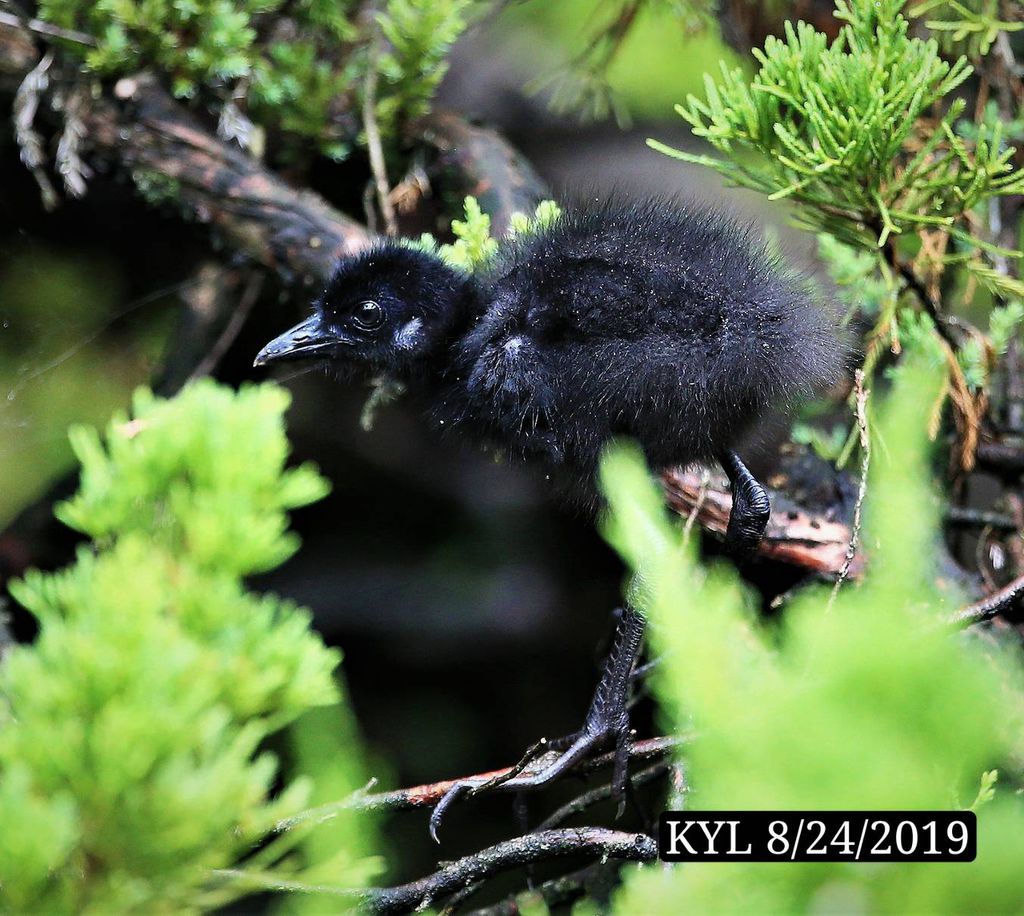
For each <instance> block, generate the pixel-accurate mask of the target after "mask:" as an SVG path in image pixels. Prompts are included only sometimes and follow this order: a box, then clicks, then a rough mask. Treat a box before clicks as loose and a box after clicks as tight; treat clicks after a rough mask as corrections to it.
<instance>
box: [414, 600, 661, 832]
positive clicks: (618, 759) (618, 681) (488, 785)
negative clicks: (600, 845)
mask: <svg viewBox="0 0 1024 916" xmlns="http://www.w3.org/2000/svg"><path fill="white" fill-rule="evenodd" d="M643 631H644V618H643V617H642V616H641V615H640V614H639V613H638V612H637V611H635V610H633V609H632V608H629V607H627V608H625V609H623V612H622V616H621V618H620V620H619V624H618V628H617V630H616V634H615V643H614V645H613V647H612V650H611V652H610V653H609V655H608V659H607V661H606V663H605V668H604V673H603V674H602V676H601V680H600V682H599V683H598V685H597V690H596V691H595V693H594V699H593V701H592V702H591V704H590V709H589V710H588V712H587V718H586V720H585V721H584V724H583V728H582V729H581V730H580V731H579V732H578V733H577V734H575V735H573V736H570V737H569V738H564V739H560V740H558V741H548V740H546V739H543V738H542V739H541V740H540V741H538V742H537V743H536V744H534V745H533V747H531V748H530V749H529V750H528V751H527V752H526V754H524V755H523V758H522V759H521V760H520V761H519V763H517V764H516V765H515V766H514V767H512V768H510V769H509V770H508V771H506V772H504V773H500V774H499V775H497V776H494V777H491V778H490V779H488V780H486V781H484V782H477V781H473V780H462V781H460V782H456V783H455V784H453V785H452V787H451V788H450V789H449V790H448V791H447V792H446V793H445V794H444V796H443V797H442V798H441V800H440V801H439V802H438V803H437V806H436V807H435V808H434V810H433V811H432V812H431V815H430V836H431V838H432V839H433V840H434V842H435V843H436V842H440V840H439V839H438V830H439V829H440V826H441V820H442V819H443V818H444V815H445V813H446V812H447V811H448V809H449V808H450V807H451V806H452V805H453V804H454V803H455V802H456V801H458V799H460V798H461V797H462V796H464V795H476V794H478V793H480V792H484V791H488V790H492V789H497V790H500V791H503V792H528V791H535V790H537V789H541V788H543V787H545V786H547V785H550V784H551V783H552V782H554V781H555V780H556V779H558V778H559V777H561V776H562V775H563V774H565V773H567V772H568V771H570V770H572V769H573V768H575V767H576V766H577V765H579V764H580V763H581V762H583V761H584V760H586V759H587V758H588V757H590V756H591V755H592V754H593V753H594V752H595V751H597V750H600V749H602V748H604V747H606V746H607V745H608V744H610V743H614V749H615V758H614V767H613V771H612V792H611V797H612V799H613V800H614V801H615V802H616V803H617V805H616V817H621V816H622V813H623V812H624V811H625V804H626V792H627V788H628V781H629V754H630V750H631V748H632V742H633V732H632V730H631V729H630V727H629V708H628V695H629V683H630V673H631V672H632V670H633V666H634V664H635V662H636V659H637V657H638V656H639V654H640V646H641V642H642V639H643ZM559 747H564V748H565V750H563V751H562V753H561V754H559V755H558V756H557V757H555V758H554V759H553V760H552V761H551V762H550V763H548V764H546V765H545V766H544V767H543V768H541V769H539V770H538V771H537V772H534V773H527V774H526V775H523V773H524V771H525V770H526V769H527V768H528V767H529V765H530V763H532V762H535V761H536V760H537V759H538V757H539V756H540V753H541V752H542V751H544V750H548V749H553V750H557V749H558V748H559Z"/></svg>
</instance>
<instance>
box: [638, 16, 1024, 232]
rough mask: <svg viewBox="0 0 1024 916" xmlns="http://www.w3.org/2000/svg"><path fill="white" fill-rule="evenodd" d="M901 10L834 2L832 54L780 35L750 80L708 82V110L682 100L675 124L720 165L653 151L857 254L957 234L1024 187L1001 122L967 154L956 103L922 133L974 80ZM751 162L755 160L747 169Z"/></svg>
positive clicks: (812, 41)
mask: <svg viewBox="0 0 1024 916" xmlns="http://www.w3.org/2000/svg"><path fill="white" fill-rule="evenodd" d="M903 5H904V0H878V2H876V0H837V4H836V10H837V13H836V14H837V16H838V17H839V18H841V19H844V20H846V24H845V26H844V27H843V29H842V30H841V32H840V34H839V37H838V38H837V39H836V40H835V41H834V42H832V43H830V42H829V40H828V38H827V36H825V35H824V34H823V33H820V32H816V31H815V30H814V29H813V28H812V27H811V26H809V25H807V24H806V23H803V22H800V23H797V24H796V25H795V26H794V25H792V24H790V23H788V22H787V23H786V28H785V36H784V38H782V39H779V38H774V37H770V38H769V39H768V40H767V42H766V43H765V47H764V50H763V51H760V50H756V51H755V52H754V56H755V57H756V59H757V61H758V63H759V65H760V69H759V70H758V72H757V73H756V74H755V76H754V78H753V80H752V81H751V80H748V79H747V77H746V76H745V74H744V73H743V71H742V70H740V69H738V68H737V69H730V68H728V67H726V66H724V65H723V67H722V72H721V76H720V79H719V80H718V81H717V82H716V81H715V80H713V79H712V78H711V77H707V78H706V98H705V99H704V100H700V99H697V98H695V97H694V96H690V97H689V98H688V99H687V104H686V105H685V106H678V108H677V111H678V112H679V114H680V115H681V116H682V117H683V118H684V119H685V120H686V121H687V122H688V123H689V124H690V125H691V126H692V128H693V132H694V134H696V135H697V136H699V137H703V138H704V139H706V140H707V141H708V142H709V143H710V144H711V145H712V146H713V147H715V148H716V149H717V150H719V151H720V152H721V153H724V154H725V155H726V158H714V157H710V156H704V155H696V154H692V153H687V152H683V151H679V150H673V149H671V148H669V147H667V146H665V145H664V144H661V143H658V142H656V141H651V145H652V146H654V147H655V148H656V149H659V150H661V151H662V152H665V153H667V154H669V155H671V156H675V157H676V158H679V159H683V160H685V161H689V162H696V163H700V164H703V165H707V166H710V167H711V168H713V169H715V170H716V171H718V172H720V173H721V174H723V175H724V176H725V177H726V178H728V179H729V180H730V181H731V182H734V183H736V184H739V185H742V186H744V187H748V188H753V189H755V190H758V191H760V192H762V193H764V194H767V195H768V196H769V197H770V198H771V199H780V198H790V199H792V200H794V201H795V202H797V203H799V204H802V205H803V206H802V207H801V209H800V210H799V211H798V214H797V215H798V218H799V219H800V220H801V221H802V222H803V223H804V224H806V225H807V226H809V227H811V228H814V229H816V230H818V231H825V232H828V233H830V234H832V235H835V236H836V237H838V238H839V239H841V240H843V241H845V242H848V243H852V244H854V245H859V246H870V245H871V244H872V242H873V240H874V241H875V242H876V243H877V244H878V245H882V244H884V243H885V241H886V240H887V239H888V238H889V236H890V235H892V234H895V233H901V232H904V231H906V230H916V229H920V228H924V227H932V226H938V227H947V228H949V229H950V231H953V232H960V230H959V229H957V228H956V227H955V226H954V223H956V221H957V220H959V219H960V218H962V217H963V215H964V214H965V213H967V212H968V211H969V210H970V209H971V208H972V207H974V206H975V205H976V204H977V203H979V202H980V201H982V200H984V199H985V198H987V197H989V196H991V195H993V194H1012V193H1020V192H1021V190H1024V176H1022V175H1021V174H1020V173H1017V172H1014V171H1013V167H1012V164H1011V162H1010V159H1011V155H1012V153H1011V151H1010V150H1006V149H1003V148H1002V139H1001V133H1000V127H999V124H998V123H997V124H996V125H995V126H994V127H993V128H992V130H991V131H989V130H987V129H985V128H981V129H979V134H978V136H977V139H976V140H975V141H974V142H973V143H972V144H971V145H970V146H968V144H967V143H965V141H964V139H963V138H962V137H958V136H957V135H956V133H955V132H954V129H953V127H954V125H955V123H956V121H957V119H958V118H959V116H960V114H961V112H962V111H963V103H962V102H959V101H954V102H952V103H950V104H949V106H948V107H947V109H946V110H945V112H943V113H941V115H940V117H939V120H938V123H937V124H935V123H933V122H928V123H925V120H924V119H925V118H926V117H927V116H929V115H930V114H931V113H932V109H933V106H934V105H935V104H936V103H938V102H941V101H943V100H944V99H946V97H947V96H949V95H950V94H951V93H952V92H953V91H954V90H955V89H956V88H957V87H958V86H960V85H961V84H962V83H963V82H964V80H965V79H967V77H968V76H969V75H970V74H971V67H970V66H969V65H968V63H967V61H966V60H965V59H963V58H961V59H959V60H955V61H953V62H952V63H949V62H947V61H946V60H944V59H943V57H942V56H941V54H940V52H939V48H938V45H937V43H936V42H935V41H934V40H930V41H924V40H921V39H919V38H916V37H914V38H912V37H910V36H909V34H908V24H907V20H906V19H905V18H904V17H903V16H902V15H901V14H900V10H901V9H902V7H903ZM745 150H749V151H753V152H757V153H759V154H761V156H762V157H763V158H760V159H757V160H747V159H743V158H741V156H740V154H741V153H742V152H743V151H745Z"/></svg>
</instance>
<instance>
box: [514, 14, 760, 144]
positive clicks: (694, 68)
mask: <svg viewBox="0 0 1024 916" xmlns="http://www.w3.org/2000/svg"><path fill="white" fill-rule="evenodd" d="M771 2H772V3H773V4H774V3H776V2H777V0H771ZM715 7H716V3H715V2H713V0H560V2H558V3H544V4H542V3H530V4H522V5H521V6H520V9H519V10H518V11H517V10H516V9H514V8H513V9H510V11H509V13H508V14H507V18H509V19H511V20H512V21H516V20H518V21H519V23H520V25H521V27H525V29H526V30H529V31H531V32H536V33H538V34H540V35H542V36H543V38H544V40H545V43H548V42H550V41H551V38H552V37H554V38H555V40H556V42H557V44H558V45H559V46H565V47H567V48H568V49H570V55H571V56H570V59H569V60H568V61H567V63H566V64H565V65H564V66H561V67H558V68H557V69H555V70H554V72H551V73H546V74H544V75H542V76H540V77H538V78H537V79H535V80H533V81H531V83H530V84H529V86H528V89H529V90H530V91H532V92H541V91H545V92H547V93H548V99H549V104H550V106H551V107H552V109H553V110H555V111H556V112H559V113H563V114H567V113H573V114H576V115H578V116H579V118H580V119H581V120H583V121H594V120H604V119H605V118H608V117H612V118H614V119H615V120H616V121H618V122H619V124H620V125H623V126H625V125H626V124H628V122H629V120H630V115H631V113H640V114H643V115H646V116H649V117H654V118H663V117H664V113H665V111H666V109H667V107H668V106H669V105H670V104H671V102H672V101H673V100H674V98H675V97H677V96H673V95H672V93H673V92H676V91H678V89H679V86H680V84H681V83H682V84H684V85H685V84H688V83H689V82H691V81H692V80H693V78H694V74H695V73H699V72H700V70H699V69H698V68H699V66H700V63H701V61H705V62H708V63H711V62H712V61H715V60H717V59H718V58H720V57H721V56H722V55H723V54H728V53H729V52H728V50H727V49H726V48H725V47H724V46H723V45H722V44H721V43H720V41H719V40H718V37H717V34H716V32H717V29H716V28H715ZM525 40H528V39H524V42H525Z"/></svg>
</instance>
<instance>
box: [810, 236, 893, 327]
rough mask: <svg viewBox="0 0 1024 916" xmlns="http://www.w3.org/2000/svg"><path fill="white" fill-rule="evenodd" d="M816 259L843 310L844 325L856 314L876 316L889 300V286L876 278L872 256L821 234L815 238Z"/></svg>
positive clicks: (875, 266)
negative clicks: (816, 240) (835, 289)
mask: <svg viewBox="0 0 1024 916" xmlns="http://www.w3.org/2000/svg"><path fill="white" fill-rule="evenodd" d="M818 256H819V257H820V258H821V259H822V261H824V262H825V267H826V269H827V270H828V272H829V276H830V277H831V278H832V281H833V282H834V283H835V284H836V287H837V292H838V294H839V299H840V301H841V302H842V303H843V305H844V306H845V307H846V308H845V317H844V323H849V321H850V320H851V319H852V318H853V317H854V315H855V314H858V313H860V314H862V315H870V316H875V315H879V314H880V313H881V312H882V311H883V309H884V308H885V307H886V305H887V304H888V303H889V302H890V301H891V300H892V297H893V290H892V284H891V283H889V282H888V281H887V280H886V279H885V277H883V276H880V275H879V272H878V260H877V259H876V258H875V257H874V256H873V255H871V254H868V253H867V252H865V251H860V250H858V249H856V248H852V247H851V246H849V245H844V244H843V243H842V242H840V241H839V240H838V239H836V238H834V237H833V236H831V235H827V234H825V233H822V234H820V235H819V236H818Z"/></svg>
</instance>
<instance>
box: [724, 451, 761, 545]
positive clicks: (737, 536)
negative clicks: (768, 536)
mask: <svg viewBox="0 0 1024 916" xmlns="http://www.w3.org/2000/svg"><path fill="white" fill-rule="evenodd" d="M719 460H720V461H721V464H722V467H723V468H724V469H725V473H726V474H727V475H728V477H729V482H730V483H731V484H732V511H731V512H730V513H729V526H728V528H726V530H725V546H726V549H727V550H728V551H729V553H730V554H731V555H732V556H733V557H734V558H735V559H737V560H739V561H740V562H743V561H745V560H749V559H750V558H751V557H752V556H753V555H754V554H755V553H757V548H758V547H759V546H760V544H761V540H762V538H763V537H764V532H765V529H766V528H767V527H768V518H769V516H770V515H771V502H770V501H769V499H768V493H767V491H766V490H765V488H764V487H763V486H761V484H760V483H759V482H758V481H757V479H756V478H755V477H754V475H753V474H751V473H750V470H749V469H748V468H747V466H746V465H745V464H744V463H743V461H742V460H741V459H740V456H739V455H737V454H736V453H735V452H725V453H723V454H722V456H721V458H720V459H719Z"/></svg>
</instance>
